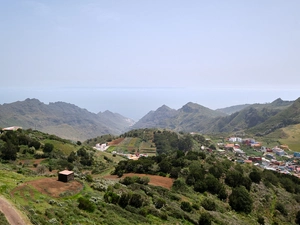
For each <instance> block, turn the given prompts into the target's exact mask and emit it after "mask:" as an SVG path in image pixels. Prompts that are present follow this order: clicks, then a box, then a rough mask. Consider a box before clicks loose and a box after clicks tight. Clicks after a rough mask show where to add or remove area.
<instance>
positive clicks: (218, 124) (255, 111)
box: [205, 98, 293, 133]
mask: <svg viewBox="0 0 300 225" xmlns="http://www.w3.org/2000/svg"><path fill="white" fill-rule="evenodd" d="M292 103H293V102H292V101H283V100H282V99H280V98H279V99H276V100H275V101H273V102H271V103H266V104H252V105H249V106H248V107H246V108H244V109H243V110H241V111H239V112H235V113H233V114H231V115H229V116H226V117H222V118H219V119H217V120H214V121H210V123H209V125H208V126H207V129H206V130H205V132H206V133H215V132H226V133H228V132H238V131H245V130H247V129H250V128H252V127H255V126H257V125H259V124H261V123H264V122H265V121H266V120H268V119H269V118H271V117H273V116H275V115H277V114H278V113H279V112H281V111H282V110H285V109H286V108H287V107H289V106H290V105H291V104H292Z"/></svg>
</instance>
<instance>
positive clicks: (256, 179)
mask: <svg viewBox="0 0 300 225" xmlns="http://www.w3.org/2000/svg"><path fill="white" fill-rule="evenodd" d="M249 178H250V179H251V181H252V182H254V183H257V184H259V182H260V181H261V173H260V172H258V171H252V172H251V173H250V174H249Z"/></svg>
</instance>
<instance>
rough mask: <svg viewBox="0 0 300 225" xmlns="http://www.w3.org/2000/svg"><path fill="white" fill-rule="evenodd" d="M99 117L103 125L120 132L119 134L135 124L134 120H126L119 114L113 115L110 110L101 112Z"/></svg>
mask: <svg viewBox="0 0 300 225" xmlns="http://www.w3.org/2000/svg"><path fill="white" fill-rule="evenodd" d="M98 116H99V117H100V121H101V122H102V123H103V124H106V126H109V127H111V128H113V129H115V130H118V133H122V132H124V131H126V130H127V129H128V128H130V127H131V126H132V125H133V124H134V123H135V122H134V121H133V120H132V119H129V118H126V117H124V116H122V115H120V114H118V113H113V112H111V111H109V110H106V111H104V112H99V113H98Z"/></svg>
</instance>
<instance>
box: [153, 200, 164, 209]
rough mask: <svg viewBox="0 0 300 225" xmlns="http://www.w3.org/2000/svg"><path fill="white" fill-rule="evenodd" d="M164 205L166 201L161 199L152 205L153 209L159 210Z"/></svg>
mask: <svg viewBox="0 0 300 225" xmlns="http://www.w3.org/2000/svg"><path fill="white" fill-rule="evenodd" d="M165 204H166V201H165V200H164V199H162V198H158V199H156V200H155V202H154V205H155V208H157V209H160V208H162V207H163V206H164V205H165Z"/></svg>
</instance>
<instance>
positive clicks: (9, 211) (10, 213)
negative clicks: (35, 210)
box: [0, 196, 31, 225]
mask: <svg viewBox="0 0 300 225" xmlns="http://www.w3.org/2000/svg"><path fill="white" fill-rule="evenodd" d="M0 211H1V212H2V213H3V214H4V215H5V217H6V219H7V221H8V222H9V224H10V225H29V224H31V223H30V221H29V220H28V219H27V218H26V217H25V216H24V215H22V213H21V212H20V211H19V210H18V209H17V208H16V207H15V206H14V205H13V204H11V203H10V202H9V201H8V200H7V199H6V198H4V197H3V196H0Z"/></svg>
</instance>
